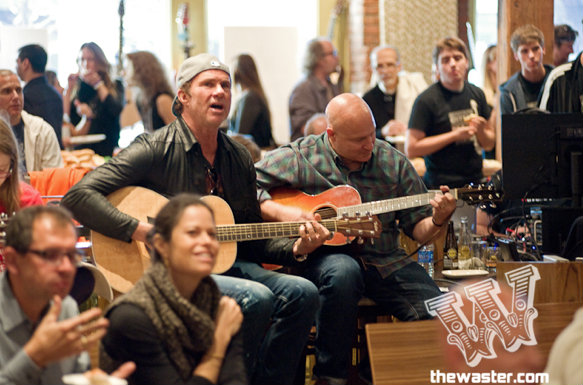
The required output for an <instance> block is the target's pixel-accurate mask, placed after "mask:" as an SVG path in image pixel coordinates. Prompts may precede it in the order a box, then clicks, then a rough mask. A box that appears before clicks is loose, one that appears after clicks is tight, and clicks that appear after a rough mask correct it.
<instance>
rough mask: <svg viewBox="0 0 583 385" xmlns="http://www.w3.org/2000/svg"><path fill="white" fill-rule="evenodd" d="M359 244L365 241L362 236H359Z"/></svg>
mask: <svg viewBox="0 0 583 385" xmlns="http://www.w3.org/2000/svg"><path fill="white" fill-rule="evenodd" d="M356 242H357V243H358V244H359V245H362V244H363V243H364V239H363V238H362V237H358V241H356Z"/></svg>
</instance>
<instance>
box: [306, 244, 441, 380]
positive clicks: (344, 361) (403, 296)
mask: <svg viewBox="0 0 583 385" xmlns="http://www.w3.org/2000/svg"><path fill="white" fill-rule="evenodd" d="M301 274H302V275H303V276H304V277H306V278H308V279H309V280H311V281H312V282H314V284H315V285H316V286H317V287H318V288H319V293H320V303H321V306H320V312H319V314H318V318H317V321H316V325H317V330H318V334H317V336H316V342H315V347H316V366H315V367H314V374H315V375H316V376H317V377H330V378H347V377H348V368H349V364H350V357H351V349H352V341H353V338H354V332H355V330H356V318H357V313H358V301H359V300H360V299H361V297H362V296H363V295H366V296H367V297H369V298H371V299H373V300H374V301H375V302H376V303H377V304H378V305H379V306H382V307H384V308H385V309H387V311H389V312H390V313H391V314H393V315H394V316H396V317H397V318H399V319H401V320H407V321H411V320H418V319H427V318H431V316H430V315H429V314H428V313H427V311H426V310H425V304H424V300H426V299H430V298H434V297H436V296H438V295H440V294H441V292H440V291H439V288H438V287H437V285H436V284H435V283H434V282H433V280H432V279H431V278H430V277H429V276H428V275H427V273H426V272H425V270H424V269H423V268H422V267H421V266H419V265H418V264H417V263H410V264H408V265H406V266H405V267H403V268H402V269H400V270H398V271H396V272H394V273H393V274H391V275H390V276H388V277H387V278H385V279H382V277H381V276H380V274H379V273H378V271H377V270H376V269H374V268H371V267H367V268H366V269H363V268H362V267H361V265H360V264H359V263H358V262H357V261H356V260H355V259H354V258H352V257H350V256H349V255H346V254H328V255H322V256H317V257H315V258H314V259H309V260H308V262H306V266H305V268H304V269H303V270H302V272H301Z"/></svg>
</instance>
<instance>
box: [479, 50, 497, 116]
mask: <svg viewBox="0 0 583 385" xmlns="http://www.w3.org/2000/svg"><path fill="white" fill-rule="evenodd" d="M482 71H483V75H484V87H482V90H483V91H484V94H486V101H487V102H488V104H489V105H490V107H494V104H495V95H496V91H497V90H498V82H497V76H496V74H497V72H498V60H497V59H496V45H491V46H489V47H488V48H486V50H485V51H484V56H483V59H482Z"/></svg>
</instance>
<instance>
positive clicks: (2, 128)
mask: <svg viewBox="0 0 583 385" xmlns="http://www.w3.org/2000/svg"><path fill="white" fill-rule="evenodd" d="M18 165H19V162H18V147H17V145H16V140H15V139H14V134H13V133H12V128H11V127H10V125H9V124H8V123H7V122H6V121H5V120H4V119H3V118H2V117H1V116H0V214H1V215H2V218H1V219H0V232H1V233H3V232H4V227H3V226H4V225H5V223H4V219H5V218H7V217H8V216H10V215H12V214H13V213H15V212H16V211H18V210H20V209H21V208H23V207H28V206H36V205H42V204H43V202H42V200H41V197H40V194H39V192H38V191H36V190H35V189H34V188H33V187H32V186H31V185H29V184H26V183H24V182H23V181H21V179H20V173H19V168H18ZM3 245H4V239H3V238H2V239H0V272H2V271H4V257H3V256H2V248H1V247H2V246H3Z"/></svg>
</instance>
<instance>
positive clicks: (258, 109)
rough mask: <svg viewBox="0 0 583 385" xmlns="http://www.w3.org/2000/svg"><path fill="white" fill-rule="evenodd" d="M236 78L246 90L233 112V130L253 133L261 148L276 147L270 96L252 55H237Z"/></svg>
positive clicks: (231, 127) (231, 125)
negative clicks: (260, 78) (266, 93)
mask: <svg viewBox="0 0 583 385" xmlns="http://www.w3.org/2000/svg"><path fill="white" fill-rule="evenodd" d="M233 80H234V82H235V85H236V86H240V87H241V91H243V93H242V95H241V98H240V99H239V101H238V102H237V105H236V106H235V110H234V111H233V116H232V118H231V120H230V125H229V129H230V130H231V131H233V132H234V133H236V134H245V135H251V136H252V137H253V140H254V141H255V143H257V145H258V146H259V147H261V148H273V147H275V142H274V140H273V136H272V133H271V113H270V112H269V105H268V103H267V97H266V96H265V92H264V91H263V87H262V86H261V80H259V73H258V72H257V67H256V66H255V61H254V60H253V58H252V57H251V56H250V55H247V54H241V55H238V56H237V58H236V59H235V64H234V65H233Z"/></svg>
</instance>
